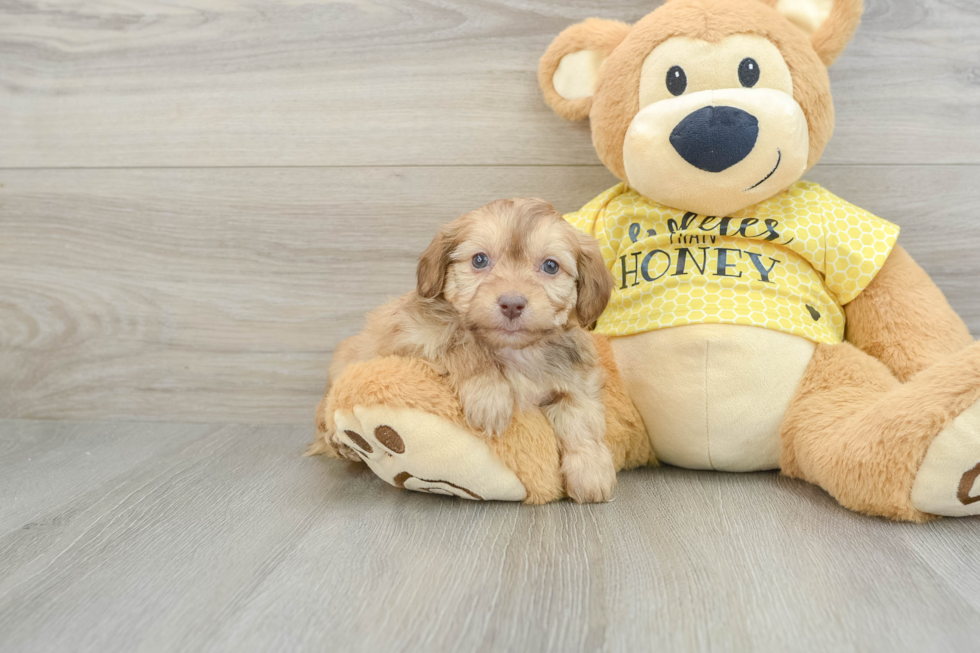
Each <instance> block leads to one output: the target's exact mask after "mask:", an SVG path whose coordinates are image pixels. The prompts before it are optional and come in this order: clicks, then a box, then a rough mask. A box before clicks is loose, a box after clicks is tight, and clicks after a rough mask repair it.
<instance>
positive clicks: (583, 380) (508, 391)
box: [327, 199, 616, 502]
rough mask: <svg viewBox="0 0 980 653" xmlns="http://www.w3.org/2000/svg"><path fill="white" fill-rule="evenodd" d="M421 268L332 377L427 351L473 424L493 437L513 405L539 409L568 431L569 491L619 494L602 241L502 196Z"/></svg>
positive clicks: (375, 316) (452, 231) (446, 235)
mask: <svg viewBox="0 0 980 653" xmlns="http://www.w3.org/2000/svg"><path fill="white" fill-rule="evenodd" d="M417 275H418V285H417V288H416V290H415V291H414V292H411V293H409V294H407V295H405V296H403V297H401V298H399V299H396V300H394V301H392V302H390V303H388V304H387V305H385V306H382V307H381V308H379V309H377V310H376V311H374V312H373V313H371V314H370V315H369V316H368V318H367V326H366V328H365V329H364V331H363V332H362V333H360V334H359V335H357V336H354V337H352V338H349V339H348V340H346V341H344V342H343V343H341V345H340V346H339V347H338V348H337V352H336V354H335V355H334V360H333V362H332V364H331V366H330V375H329V382H330V383H331V384H332V383H333V381H334V380H335V379H336V378H337V377H338V376H339V375H340V373H341V372H342V371H343V370H344V368H346V367H347V366H348V365H350V364H351V363H354V362H357V361H364V360H369V359H371V358H374V357H376V356H390V355H398V356H412V357H417V358H422V359H424V360H426V361H428V362H429V363H430V364H432V365H433V366H434V367H435V368H436V369H437V370H439V371H440V372H441V373H443V374H445V375H447V376H448V378H449V380H450V383H451V384H452V386H453V388H454V389H455V390H456V392H457V394H458V395H459V398H460V403H461V404H462V407H463V412H464V413H465V415H466V419H467V421H468V422H469V423H470V424H471V425H472V426H473V427H474V428H477V429H479V430H482V431H483V432H484V433H485V434H486V435H487V436H488V437H492V436H495V435H499V434H500V433H502V432H503V431H504V430H505V429H506V428H507V425H508V424H509V423H510V420H511V416H512V414H513V411H514V409H515V406H516V407H517V408H518V409H520V410H527V409H532V408H540V409H541V410H542V411H543V412H544V413H545V415H546V416H547V417H548V419H549V421H550V422H551V424H552V426H553V427H554V430H555V434H556V435H557V437H558V442H559V446H560V449H561V454H562V473H563V475H564V477H565V484H566V490H567V492H568V495H569V496H570V497H571V498H572V499H574V500H576V501H578V502H593V501H607V500H609V498H610V496H611V494H612V490H613V487H614V486H615V484H616V473H615V470H614V467H613V460H612V456H611V454H610V452H609V450H608V449H607V448H606V446H605V442H604V440H603V438H604V434H605V424H606V421H605V411H604V408H603V404H602V401H601V399H600V393H601V389H602V384H603V378H602V373H601V371H600V368H599V361H598V356H597V354H596V350H595V344H594V342H593V339H592V337H591V336H590V335H589V334H588V332H587V331H586V330H585V327H587V326H588V325H590V324H592V323H593V322H595V320H596V319H597V318H598V317H599V315H600V314H601V313H602V311H603V309H604V308H605V306H606V303H607V302H608V301H609V295H610V293H611V292H612V284H613V279H612V275H611V274H610V273H609V271H608V270H607V269H606V267H605V265H604V264H603V261H602V257H601V255H600V253H599V247H598V245H597V244H596V242H595V240H594V239H592V238H590V237H588V236H585V235H583V234H581V233H579V232H578V231H576V230H575V229H574V228H573V227H572V226H571V225H569V224H568V223H567V222H565V221H564V220H563V219H562V217H561V215H559V214H558V212H557V211H555V209H554V207H552V206H551V205H550V204H548V203H547V202H544V201H542V200H537V199H513V200H498V201H496V202H492V203H490V204H488V205H486V206H484V207H482V208H479V209H477V210H475V211H473V212H471V213H467V214H465V215H463V216H462V217H460V218H458V219H457V220H455V221H454V222H451V223H449V224H447V225H445V226H444V227H442V229H441V230H440V231H439V235H438V236H436V238H435V240H433V241H432V244H430V245H429V247H428V248H427V249H426V250H425V252H424V253H423V254H422V256H421V258H420V259H419V264H418V270H417ZM332 435H333V434H331V433H327V438H328V441H329V440H330V439H331V437H332ZM334 444H335V445H336V446H337V447H338V449H340V451H341V453H342V454H343V455H346V456H348V457H351V458H353V459H355V460H356V459H357V452H356V451H354V450H352V449H350V448H349V447H345V446H343V445H342V444H341V443H339V442H337V441H336V440H334Z"/></svg>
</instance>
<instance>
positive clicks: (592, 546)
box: [0, 420, 980, 652]
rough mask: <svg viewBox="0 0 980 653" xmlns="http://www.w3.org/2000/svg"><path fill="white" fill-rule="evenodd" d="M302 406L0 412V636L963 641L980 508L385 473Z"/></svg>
mask: <svg viewBox="0 0 980 653" xmlns="http://www.w3.org/2000/svg"><path fill="white" fill-rule="evenodd" d="M310 435H311V433H310V431H309V430H308V429H305V428H301V427H296V426H272V425H264V426H243V425H224V426H221V425H188V424H168V423H139V424H137V423H119V422H116V423H99V422H37V421H20V420H6V421H2V422H0V496H2V497H4V500H3V502H2V504H0V650H3V651H68V650H71V651H195V650H211V651H222V650H238V651H272V650H275V651H282V650H297V651H306V650H310V651H324V650H327V651H419V650H432V651H470V650H472V651H477V650H481V651H482V650H487V651H491V650H492V651H562V652H566V651H626V650H691V651H707V650H716V651H719V650H722V651H723V650H730V651H748V650H783V651H971V650H976V646H977V642H978V641H980V565H978V564H977V563H976V561H977V558H976V552H977V547H976V543H977V542H980V520H976V519H959V520H956V519H950V520H944V521H940V522H936V523H932V524H928V525H925V526H913V525H902V524H893V523H888V522H885V521H882V520H877V519H869V518H866V517H862V516H859V515H856V514H853V513H850V512H847V511H846V510H843V509H842V508H840V507H838V506H837V505H836V504H835V502H834V501H833V500H832V499H830V498H829V497H828V496H827V495H825V494H824V493H823V492H821V491H820V490H818V489H816V488H814V487H812V486H808V485H806V484H804V483H801V482H798V481H793V480H789V479H784V478H780V477H779V476H777V475H776V474H774V473H762V474H744V475H732V474H711V473H705V472H690V471H685V470H679V469H671V468H666V469H659V470H639V471H634V472H629V473H625V474H623V475H622V478H621V484H620V486H619V489H618V491H617V495H616V497H615V500H614V501H613V502H612V503H609V504H604V505H592V506H576V505H574V504H570V503H567V502H565V503H556V504H552V505H548V506H542V507H533V508H532V507H524V506H520V505H514V504H501V503H485V504H484V503H474V502H466V501H462V500H455V499H450V498H447V497H438V496H431V495H423V494H417V493H410V492H404V491H399V490H396V489H394V488H391V487H389V486H387V485H385V484H383V483H382V482H380V481H379V480H377V479H376V478H375V477H373V476H372V475H370V474H369V473H365V472H363V471H362V470H360V469H358V468H357V467H354V466H350V467H348V466H347V465H346V464H345V463H337V462H335V461H327V460H322V459H307V458H301V457H300V455H299V454H300V452H301V451H302V449H303V445H304V444H305V443H306V441H307V440H308V439H309V437H310Z"/></svg>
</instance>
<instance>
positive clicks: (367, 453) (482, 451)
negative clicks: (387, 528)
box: [334, 405, 527, 501]
mask: <svg viewBox="0 0 980 653" xmlns="http://www.w3.org/2000/svg"><path fill="white" fill-rule="evenodd" d="M334 424H335V425H336V435H335V436H334V439H335V440H336V441H337V442H339V443H341V444H344V445H346V446H348V447H350V448H351V449H353V450H354V452H355V453H356V454H357V456H358V457H359V458H360V459H361V460H363V461H364V462H365V463H366V464H367V466H368V467H369V468H370V469H371V471H372V472H374V473H375V474H376V475H377V476H378V477H379V478H381V479H382V480H383V481H385V482H386V483H388V484H390V485H394V486H395V487H398V488H403V489H406V490H414V491H416V492H427V493H429V494H445V495H449V496H457V497H461V498H463V499H470V500H474V501H523V500H524V499H525V498H526V497H527V491H526V490H525V488H524V485H523V484H522V483H521V482H520V480H518V478H517V476H516V475H515V474H514V472H512V471H511V470H510V469H509V468H508V467H507V466H506V465H504V464H503V463H502V462H500V460H498V459H497V458H496V457H495V456H494V455H493V453H492V452H491V451H490V448H489V447H488V446H487V444H486V443H485V442H484V441H483V440H481V439H480V438H479V437H477V436H476V435H473V434H472V433H471V432H469V431H467V430H466V429H464V428H462V427H461V426H459V425H457V424H454V423H453V422H450V421H448V420H445V419H443V418H441V417H437V416H435V415H432V414H431V413H427V412H425V411H422V410H417V409H414V408H390V407H388V406H384V405H375V406H354V407H353V409H352V410H349V411H341V410H338V411H337V412H336V413H334Z"/></svg>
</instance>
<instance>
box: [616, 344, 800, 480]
mask: <svg viewBox="0 0 980 653" xmlns="http://www.w3.org/2000/svg"><path fill="white" fill-rule="evenodd" d="M610 340H611V342H612V346H613V350H614V352H615V354H616V363H617V364H618V365H619V369H620V372H621V373H622V375H623V381H624V382H625V383H626V387H627V389H629V392H630V395H631V397H632V399H633V403H634V404H635V405H636V408H637V410H639V411H640V414H641V415H642V416H643V422H644V424H645V425H646V428H647V432H648V433H649V434H650V440H651V442H652V444H653V448H654V451H655V452H656V454H657V458H658V459H659V460H660V461H662V462H665V463H668V464H670V465H677V466H679V467H687V468H690V469H715V470H720V471H729V472H748V471H758V470H763V469H778V468H779V454H780V437H779V425H780V423H781V422H782V418H783V415H784V414H785V413H786V408H787V407H788V406H789V403H790V401H791V400H792V398H793V395H794V393H795V392H796V388H797V386H798V385H799V382H800V380H801V379H802V378H803V373H804V371H805V370H806V367H807V365H808V364H809V362H810V358H811V357H812V356H813V351H814V349H815V348H816V345H814V343H812V342H810V341H809V340H807V339H805V338H801V337H799V336H794V335H790V334H788V333H782V332H780V331H772V330H769V329H763V328H760V327H753V326H740V325H732V324H695V325H687V326H680V327H672V328H669V329H660V330H657V331H649V332H646V333H641V334H637V335H632V336H625V337H621V338H611V339H610Z"/></svg>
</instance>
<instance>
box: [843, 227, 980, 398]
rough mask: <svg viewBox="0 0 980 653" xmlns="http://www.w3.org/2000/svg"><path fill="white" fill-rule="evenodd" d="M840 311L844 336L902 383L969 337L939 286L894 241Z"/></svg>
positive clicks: (967, 330) (970, 340)
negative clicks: (874, 272)
mask: <svg viewBox="0 0 980 653" xmlns="http://www.w3.org/2000/svg"><path fill="white" fill-rule="evenodd" d="M844 312H845V314H846V316H847V328H846V332H845V339H846V340H847V341H848V342H850V343H851V344H853V345H854V346H856V347H858V348H860V349H862V350H863V351H864V352H866V353H868V354H870V355H871V356H874V357H875V358H877V359H879V360H880V361H882V362H883V363H885V365H887V366H888V367H889V368H890V369H891V370H892V372H893V373H894V374H895V376H896V378H898V379H899V380H900V381H902V382H905V381H907V380H908V379H910V378H912V377H913V376H915V374H916V373H918V372H919V370H922V369H924V368H926V367H929V366H930V365H932V363H934V362H935V361H937V360H938V359H940V358H941V357H943V356H945V355H946V354H949V353H952V352H954V351H957V350H959V349H962V348H964V347H966V346H967V345H969V344H970V343H972V342H973V338H972V336H971V335H970V331H969V329H967V327H966V324H964V323H963V320H962V319H960V316H959V315H957V314H956V311H954V310H953V308H952V307H951V306H950V305H949V302H948V301H946V297H945V296H944V295H943V293H942V291H941V290H940V289H939V288H938V287H937V286H936V284H935V283H934V282H933V281H932V279H930V278H929V275H928V274H926V272H925V270H923V269H922V268H921V267H919V265H918V264H917V263H916V262H915V261H914V260H913V259H912V257H911V256H909V254H908V252H906V251H905V250H904V249H902V248H901V247H900V246H898V245H896V246H895V248H894V250H892V253H891V254H890V255H889V257H888V259H887V260H886V261H885V264H884V266H882V268H881V270H880V271H879V272H878V274H877V276H876V277H875V278H874V280H873V281H872V282H871V283H870V284H869V285H868V287H867V288H865V290H864V292H862V293H861V294H860V295H858V296H857V297H856V298H855V299H854V301H852V302H850V303H849V304H847V305H846V306H845V307H844Z"/></svg>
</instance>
